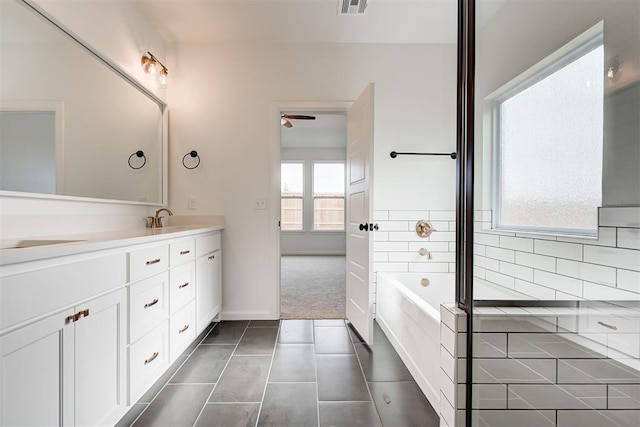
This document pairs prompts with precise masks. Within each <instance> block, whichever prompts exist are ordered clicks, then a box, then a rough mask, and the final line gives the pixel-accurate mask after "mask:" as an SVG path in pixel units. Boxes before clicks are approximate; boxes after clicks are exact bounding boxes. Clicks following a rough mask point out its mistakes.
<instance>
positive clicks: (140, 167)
mask: <svg viewBox="0 0 640 427" xmlns="http://www.w3.org/2000/svg"><path fill="white" fill-rule="evenodd" d="M133 156H136V157H138V158H142V165H140V166H138V167H135V166H133V165H132V164H131V159H133ZM127 163H129V167H130V168H131V169H142V168H143V167H144V165H146V164H147V157H146V156H145V155H144V151H142V150H138V151H136V152H135V153H133V154H132V155H130V156H129V160H128V161H127Z"/></svg>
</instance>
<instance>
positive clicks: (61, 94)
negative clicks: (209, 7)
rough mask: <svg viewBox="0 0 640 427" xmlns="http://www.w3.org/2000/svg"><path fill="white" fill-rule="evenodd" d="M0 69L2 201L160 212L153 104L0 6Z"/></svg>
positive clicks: (160, 109)
mask: <svg viewBox="0 0 640 427" xmlns="http://www.w3.org/2000/svg"><path fill="white" fill-rule="evenodd" d="M0 64H1V65H0V67H1V69H0V191H1V192H2V195H18V194H24V193H38V194H49V195H63V196H78V197H88V198H98V199H111V200H119V201H129V202H140V203H150V204H162V203H164V202H165V201H164V200H163V194H164V191H163V182H164V179H163V172H164V169H165V168H164V167H163V165H164V163H165V161H166V159H164V154H163V153H164V152H166V149H165V147H166V135H165V134H164V133H165V129H166V126H165V108H166V106H165V104H164V103H163V102H162V101H160V100H159V99H157V98H156V97H155V96H153V95H152V94H151V93H150V92H148V91H146V90H145V89H144V88H142V87H141V86H140V85H139V84H137V83H135V82H134V80H133V79H131V78H129V77H127V76H126V75H124V74H123V73H122V72H121V71H120V70H119V69H117V68H116V67H114V66H112V65H110V64H108V63H107V62H106V61H104V60H103V59H101V58H99V57H98V56H97V55H96V54H95V53H93V52H92V51H90V50H89V49H88V48H86V47H85V46H83V45H82V44H81V43H80V42H79V41H78V40H77V39H74V38H73V37H71V36H70V35H69V34H67V33H66V32H65V31H64V30H63V29H62V28H61V27H59V26H57V25H55V24H54V23H52V22H51V21H50V20H49V19H47V18H45V17H43V16H42V14H40V13H39V12H38V11H37V10H35V9H34V8H33V7H32V6H31V5H30V4H28V3H25V2H23V1H20V0H0ZM139 152H142V153H143V154H144V155H143V156H142V157H139V156H138V155H136V153H139Z"/></svg>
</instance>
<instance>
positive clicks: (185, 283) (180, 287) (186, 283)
mask: <svg viewBox="0 0 640 427" xmlns="http://www.w3.org/2000/svg"><path fill="white" fill-rule="evenodd" d="M187 286H189V282H184V283H183V284H182V285H180V286H178V289H182V288H186V287H187Z"/></svg>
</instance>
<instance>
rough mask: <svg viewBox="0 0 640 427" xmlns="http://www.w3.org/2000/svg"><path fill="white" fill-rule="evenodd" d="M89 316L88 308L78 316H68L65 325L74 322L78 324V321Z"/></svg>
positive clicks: (77, 314)
mask: <svg viewBox="0 0 640 427" xmlns="http://www.w3.org/2000/svg"><path fill="white" fill-rule="evenodd" d="M87 316H89V309H88V308H86V309H84V310H82V311H79V312H77V313H76V314H72V315H71V316H67V317H66V319H64V323H73V322H77V321H78V320H80V318H81V317H87Z"/></svg>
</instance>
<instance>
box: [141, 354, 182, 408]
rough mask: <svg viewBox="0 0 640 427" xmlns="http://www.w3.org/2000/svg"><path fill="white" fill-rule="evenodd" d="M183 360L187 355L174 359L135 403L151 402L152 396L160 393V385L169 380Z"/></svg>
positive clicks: (162, 385)
mask: <svg viewBox="0 0 640 427" xmlns="http://www.w3.org/2000/svg"><path fill="white" fill-rule="evenodd" d="M185 360H187V356H184V355H182V356H179V357H178V358H177V359H176V361H175V362H173V364H172V365H171V366H170V367H169V369H167V372H165V373H164V374H162V376H161V377H160V379H158V381H156V382H155V383H154V384H153V385H152V386H151V387H150V388H149V390H147V391H146V393H145V394H143V395H142V397H141V398H140V399H138V402H137V403H149V402H151V401H152V400H153V398H154V397H156V395H157V394H158V393H160V390H162V387H164V385H165V384H166V383H167V382H168V381H169V378H171V377H172V376H173V374H175V373H176V371H177V370H178V368H180V366H181V365H182V364H183V363H184V361H185Z"/></svg>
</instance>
